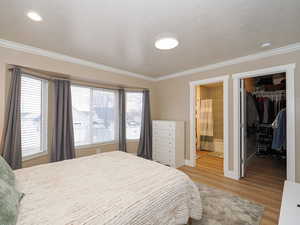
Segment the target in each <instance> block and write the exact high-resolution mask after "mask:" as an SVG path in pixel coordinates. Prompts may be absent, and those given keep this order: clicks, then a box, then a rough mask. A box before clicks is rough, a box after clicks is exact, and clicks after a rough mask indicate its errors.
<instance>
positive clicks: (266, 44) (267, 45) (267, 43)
mask: <svg viewBox="0 0 300 225" xmlns="http://www.w3.org/2000/svg"><path fill="white" fill-rule="evenodd" d="M270 46H271V43H270V42H266V43H263V44H261V47H262V48H266V47H270Z"/></svg>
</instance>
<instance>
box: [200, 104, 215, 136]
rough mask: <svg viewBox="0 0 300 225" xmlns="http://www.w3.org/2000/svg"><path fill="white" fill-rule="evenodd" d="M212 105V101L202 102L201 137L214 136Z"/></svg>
mask: <svg viewBox="0 0 300 225" xmlns="http://www.w3.org/2000/svg"><path fill="white" fill-rule="evenodd" d="M212 103H213V101H212V99H205V100H201V102H200V135H201V136H213V135H214V132H213V131H214V130H213V128H214V121H213V112H212V107H213V104H212Z"/></svg>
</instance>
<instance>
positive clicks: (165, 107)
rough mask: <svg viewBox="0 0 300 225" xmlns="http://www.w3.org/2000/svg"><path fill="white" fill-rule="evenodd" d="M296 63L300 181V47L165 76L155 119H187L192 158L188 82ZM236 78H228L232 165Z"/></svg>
mask: <svg viewBox="0 0 300 225" xmlns="http://www.w3.org/2000/svg"><path fill="white" fill-rule="evenodd" d="M290 63H297V65H296V73H295V85H296V88H295V89H296V121H295V123H296V179H297V181H300V51H297V52H293V53H288V54H285V55H277V56H272V57H269V58H265V59H261V60H257V61H251V62H247V63H241V64H237V65H231V66H226V67H223V68H219V69H215V70H211V71H207V72H201V73H195V74H191V75H188V76H183V77H177V78H173V79H168V80H162V81H160V82H157V83H156V84H155V88H154V92H155V95H156V96H155V99H154V102H155V104H157V105H158V106H159V107H156V108H155V109H154V118H155V119H165V120H183V121H185V122H186V145H185V146H186V149H185V151H186V158H187V159H189V157H190V156H189V129H190V128H189V82H190V81H195V80H201V79H207V78H212V77H216V76H222V75H231V74H234V73H240V72H246V71H251V70H258V69H263V68H267V67H272V66H278V65H284V64H290ZM232 88H233V82H232V79H231V80H230V82H229V167H230V170H232V169H233V155H234V154H235V153H234V152H233V91H232Z"/></svg>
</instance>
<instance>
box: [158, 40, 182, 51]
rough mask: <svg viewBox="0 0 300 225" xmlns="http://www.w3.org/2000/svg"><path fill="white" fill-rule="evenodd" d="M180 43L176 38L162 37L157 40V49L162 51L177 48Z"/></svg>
mask: <svg viewBox="0 0 300 225" xmlns="http://www.w3.org/2000/svg"><path fill="white" fill-rule="evenodd" d="M178 44H179V42H178V40H177V39H176V38H174V37H162V38H159V39H157V40H156V42H155V47H156V48H157V49H160V50H169V49H172V48H176V47H177V46H178Z"/></svg>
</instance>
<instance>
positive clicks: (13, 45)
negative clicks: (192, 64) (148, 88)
mask: <svg viewBox="0 0 300 225" xmlns="http://www.w3.org/2000/svg"><path fill="white" fill-rule="evenodd" d="M0 47H4V48H10V49H13V50H17V51H22V52H26V53H30V54H34V55H39V56H45V57H49V58H52V59H56V60H60V61H65V62H69V63H74V64H78V65H82V66H88V67H92V68H95V69H98V70H103V71H107V72H112V73H117V74H120V75H125V76H129V77H135V78H139V79H143V80H147V81H162V80H168V79H173V78H176V77H183V76H188V75H191V74H194V73H200V72H206V71H209V70H213V69H218V68H222V67H225V66H230V65H235V64H239V63H245V62H249V61H254V60H258V59H263V58H267V57H270V56H274V55H280V54H286V53H290V52H294V51H299V50H300V42H298V43H295V44H291V45H287V46H284V47H280V48H275V49H271V50H268V51H263V52H259V53H256V54H252V55H247V56H243V57H239V58H235V59H231V60H226V61H223V62H219V63H215V64H210V65H206V66H202V67H198V68H194V69H190V70H185V71H182V72H178V73H173V74H168V75H161V76H159V77H149V76H146V75H142V74H137V73H133V72H129V71H126V70H121V69H117V68H113V67H110V66H106V65H103V64H98V63H95V62H91V61H87V60H83V59H79V58H75V57H71V56H68V55H64V54H60V53H57V52H53V51H48V50H44V49H41V48H36V47H33V46H29V45H24V44H21V43H17V42H13V41H8V40H4V39H0Z"/></svg>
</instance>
